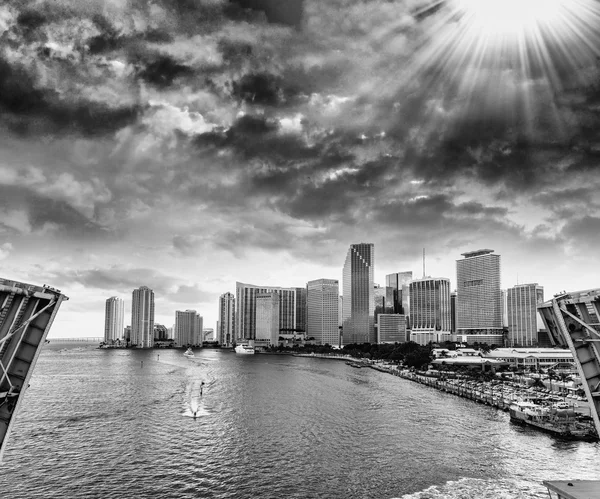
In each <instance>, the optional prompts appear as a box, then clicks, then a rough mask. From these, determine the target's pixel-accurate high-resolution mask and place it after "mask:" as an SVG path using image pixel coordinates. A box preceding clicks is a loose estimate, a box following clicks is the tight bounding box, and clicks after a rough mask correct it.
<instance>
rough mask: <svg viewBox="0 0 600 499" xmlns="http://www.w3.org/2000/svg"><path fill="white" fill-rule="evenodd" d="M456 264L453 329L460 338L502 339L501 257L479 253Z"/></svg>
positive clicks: (483, 252)
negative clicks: (490, 337)
mask: <svg viewBox="0 0 600 499" xmlns="http://www.w3.org/2000/svg"><path fill="white" fill-rule="evenodd" d="M462 256H464V259H462V260H457V261H456V281H457V289H456V329H457V333H458V334H463V335H476V334H483V335H498V334H499V335H502V332H503V329H502V294H501V290H500V255H497V254H494V250H490V249H482V250H477V251H470V252H467V253H463V254H462Z"/></svg>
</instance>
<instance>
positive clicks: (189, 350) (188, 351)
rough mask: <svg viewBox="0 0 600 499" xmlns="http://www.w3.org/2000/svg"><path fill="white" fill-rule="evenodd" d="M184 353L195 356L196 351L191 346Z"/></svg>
mask: <svg viewBox="0 0 600 499" xmlns="http://www.w3.org/2000/svg"><path fill="white" fill-rule="evenodd" d="M183 355H184V356H186V357H193V356H194V351H193V350H192V349H191V347H190V348H188V349H187V350H186V351H185V352H184V353H183Z"/></svg>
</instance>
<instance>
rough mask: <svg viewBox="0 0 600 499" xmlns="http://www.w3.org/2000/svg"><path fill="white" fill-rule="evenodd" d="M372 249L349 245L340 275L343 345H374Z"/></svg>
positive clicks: (366, 246)
mask: <svg viewBox="0 0 600 499" xmlns="http://www.w3.org/2000/svg"><path fill="white" fill-rule="evenodd" d="M374 267H375V245H374V244H372V243H359V244H351V245H350V248H349V249H348V253H347V255H346V261H345V263H344V273H343V286H342V287H343V296H344V302H343V312H342V318H343V321H344V324H343V344H344V345H348V344H351V343H365V342H368V343H375V341H376V338H375V329H374V314H375V297H374V292H373V290H374V282H373V279H374Z"/></svg>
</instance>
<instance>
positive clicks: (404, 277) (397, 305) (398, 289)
mask: <svg viewBox="0 0 600 499" xmlns="http://www.w3.org/2000/svg"><path fill="white" fill-rule="evenodd" d="M410 281H412V271H408V272H396V273H395V274H388V275H386V276H385V292H386V299H385V301H386V307H389V312H388V313H390V314H405V315H408V310H409V304H408V299H409V293H408V285H409V284H410Z"/></svg>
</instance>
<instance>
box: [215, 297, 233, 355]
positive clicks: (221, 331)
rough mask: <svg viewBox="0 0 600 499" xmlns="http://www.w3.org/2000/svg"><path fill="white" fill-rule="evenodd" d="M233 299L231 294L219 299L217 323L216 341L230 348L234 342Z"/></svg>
mask: <svg viewBox="0 0 600 499" xmlns="http://www.w3.org/2000/svg"><path fill="white" fill-rule="evenodd" d="M234 312H235V298H234V296H233V294H232V293H225V294H222V295H221V296H220V297H219V321H218V322H217V324H218V326H217V341H218V342H219V344H220V345H223V346H227V347H230V346H231V345H232V344H233V343H234V340H235V337H234V331H235V322H234V321H235V313H234Z"/></svg>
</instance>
